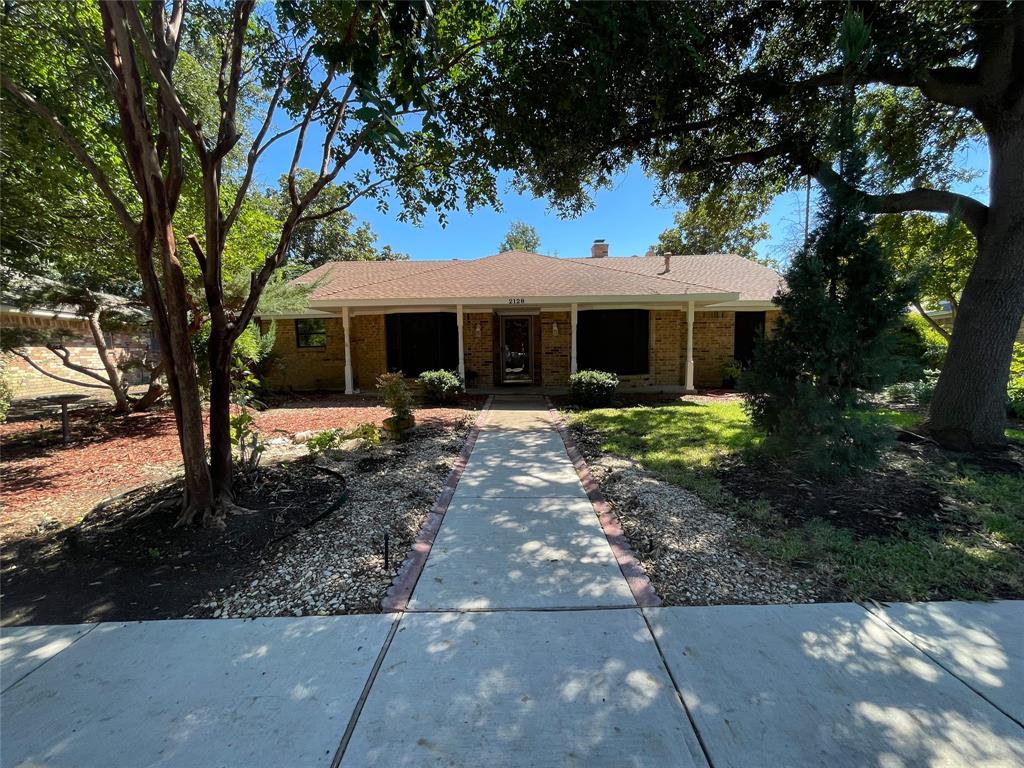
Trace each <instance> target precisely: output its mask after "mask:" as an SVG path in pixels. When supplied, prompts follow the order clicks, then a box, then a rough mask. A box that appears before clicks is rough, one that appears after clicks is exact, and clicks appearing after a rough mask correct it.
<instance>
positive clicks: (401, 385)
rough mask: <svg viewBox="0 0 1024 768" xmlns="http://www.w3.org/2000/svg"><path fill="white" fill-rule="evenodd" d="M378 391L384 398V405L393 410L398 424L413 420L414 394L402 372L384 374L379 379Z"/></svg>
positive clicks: (392, 413) (393, 415)
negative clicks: (410, 390)
mask: <svg viewBox="0 0 1024 768" xmlns="http://www.w3.org/2000/svg"><path fill="white" fill-rule="evenodd" d="M377 390H378V391H379V392H380V393H381V396H382V397H383V398H384V405H386V406H387V407H388V408H390V409H391V415H392V417H394V419H395V420H396V421H398V422H403V421H406V420H408V419H410V418H412V394H411V393H410V392H409V385H408V384H406V382H405V376H403V375H402V372H401V371H397V372H395V373H382V374H381V375H380V376H378V377H377Z"/></svg>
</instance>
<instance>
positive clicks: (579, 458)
mask: <svg viewBox="0 0 1024 768" xmlns="http://www.w3.org/2000/svg"><path fill="white" fill-rule="evenodd" d="M546 399H547V402H548V409H549V412H550V413H551V420H552V421H553V422H554V424H555V429H557V430H558V434H559V435H560V436H561V438H562V442H563V443H564V444H565V452H566V453H568V454H569V460H570V461H571V462H572V465H573V467H575V469H576V474H577V475H579V478H580V483H582V485H583V490H584V491H586V492H587V498H588V499H590V503H591V504H592V505H593V507H594V513H595V514H596V515H597V519H598V520H600V521H601V529H602V530H603V531H604V535H605V537H606V538H607V539H608V544H609V546H611V548H612V554H613V555H615V561H616V562H617V563H618V564H619V570H620V571H622V575H623V576H624V577H625V579H626V582H627V583H628V584H629V590H630V591H631V592H632V593H633V599H634V600H636V604H637V605H639V606H640V607H641V608H654V607H656V606H659V605H661V598H660V597H658V593H657V592H655V591H654V585H653V584H651V580H650V579H649V578H647V573H646V572H645V571H644V567H643V566H642V565H641V564H640V561H639V560H637V558H636V555H634V554H633V548H632V547H630V546H629V542H628V541H626V534H625V533H623V531H622V526H621V525H620V524H619V518H617V517H616V516H615V513H614V512H612V508H611V505H610V504H609V503H608V502H607V501H606V500H605V498H604V494H603V493H601V488H600V486H598V484H597V481H596V480H595V479H594V476H593V475H592V474H590V467H588V466H587V461H586V459H584V458H583V454H582V453H580V449H579V448H577V447H576V441H575V440H573V439H572V435H570V434H569V429H568V427H566V425H565V421H564V420H563V419H562V414H561V413H559V412H558V409H557V408H555V406H554V403H552V402H551V399H550V398H546Z"/></svg>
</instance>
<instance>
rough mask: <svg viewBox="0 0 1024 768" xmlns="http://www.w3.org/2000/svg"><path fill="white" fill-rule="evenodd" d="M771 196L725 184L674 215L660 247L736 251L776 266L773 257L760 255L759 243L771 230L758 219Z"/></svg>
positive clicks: (666, 250)
mask: <svg viewBox="0 0 1024 768" xmlns="http://www.w3.org/2000/svg"><path fill="white" fill-rule="evenodd" d="M770 202H771V201H770V200H768V199H765V198H764V197H762V198H760V199H758V198H756V197H755V196H753V195H749V194H746V195H744V194H736V192H735V190H732V189H729V188H725V189H721V190H717V191H716V192H715V193H714V194H709V195H705V196H703V197H701V198H700V199H699V200H696V201H694V202H693V203H691V204H690V205H688V206H687V208H686V210H684V211H679V212H677V213H676V214H675V216H674V217H673V226H672V227H670V228H669V229H666V230H665V231H664V232H662V233H661V234H660V235H659V236H658V246H657V250H658V251H660V252H662V253H671V254H676V255H680V254H701V253H735V254H738V255H740V256H742V257H743V258H745V259H750V260H751V261H756V262H758V263H759V264H764V265H766V266H770V267H774V266H776V262H775V260H774V259H771V258H763V257H761V256H759V255H758V253H757V250H756V248H755V247H754V246H756V245H757V244H758V243H759V242H761V241H762V240H765V239H766V238H767V237H768V235H769V234H770V232H769V228H768V225H767V224H765V223H764V222H759V221H758V219H759V218H760V217H761V216H763V215H764V214H765V212H766V211H767V209H768V205H769V204H770Z"/></svg>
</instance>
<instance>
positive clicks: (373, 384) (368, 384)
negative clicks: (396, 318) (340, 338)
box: [351, 315, 388, 392]
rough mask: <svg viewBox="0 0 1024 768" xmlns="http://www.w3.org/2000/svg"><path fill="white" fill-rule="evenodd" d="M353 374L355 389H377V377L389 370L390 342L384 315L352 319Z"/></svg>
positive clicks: (361, 316) (358, 316)
mask: <svg viewBox="0 0 1024 768" xmlns="http://www.w3.org/2000/svg"><path fill="white" fill-rule="evenodd" d="M351 322H352V327H351V333H352V373H353V376H354V377H355V381H354V384H355V388H356V389H359V390H362V391H363V392H373V391H375V390H376V389H377V377H378V376H380V375H381V374H382V373H387V370H388V342H387V330H386V326H385V319H384V315H357V316H356V317H353V318H352V321H351Z"/></svg>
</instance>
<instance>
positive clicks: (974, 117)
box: [449, 0, 1024, 447]
mask: <svg viewBox="0 0 1024 768" xmlns="http://www.w3.org/2000/svg"><path fill="white" fill-rule="evenodd" d="M848 8H851V9H853V10H859V11H860V12H861V13H863V16H864V18H865V20H866V22H867V24H868V25H869V28H870V35H869V39H868V48H867V49H866V50H865V52H864V61H863V63H864V66H863V67H862V68H861V69H860V70H859V71H858V73H857V75H856V82H855V83H854V87H855V88H856V96H857V100H858V102H859V103H858V114H860V115H863V120H864V124H863V126H862V130H863V131H864V132H865V134H866V142H867V150H868V152H869V158H868V168H867V173H866V176H865V178H864V181H863V183H862V184H861V185H860V186H857V188H856V190H855V191H857V192H860V193H861V196H862V200H863V206H864V209H865V210H866V212H867V213H869V214H872V215H875V214H903V213H907V212H911V211H921V212H931V213H935V214H941V215H943V216H947V217H952V218H955V219H957V220H958V221H960V222H962V223H963V224H964V225H965V226H966V227H967V228H968V229H969V230H970V232H971V233H972V234H973V236H974V238H975V240H976V250H977V257H976V259H975V261H974V265H973V268H972V269H971V273H970V275H969V277H968V278H967V280H966V283H965V285H964V288H963V293H962V294H961V296H960V299H959V311H958V313H957V317H956V324H955V327H954V331H953V334H952V336H953V338H952V342H951V344H950V348H949V356H948V358H947V361H946V365H945V367H944V369H943V371H942V376H941V378H940V379H939V383H938V387H937V389H936V391H935V396H934V399H933V400H932V402H931V406H930V415H929V420H928V423H929V425H930V429H931V432H932V434H933V435H934V436H935V437H936V438H937V439H939V440H941V441H942V442H944V443H946V444H950V445H955V446H961V447H972V446H982V445H987V444H998V443H1001V442H1003V441H1004V439H1005V438H1004V436H1003V428H1004V424H1005V417H1006V410H1005V390H1006V382H1007V376H1008V372H1009V365H1010V355H1011V350H1012V343H1013V338H1014V335H1015V334H1016V332H1017V329H1018V328H1019V326H1020V321H1021V316H1022V314H1024V3H1021V2H1019V0H1018V1H1011V2H990V3H965V2H958V1H956V0H938V1H933V0H928V1H927V2H924V1H911V2H903V3H860V2H852V3H804V2H783V3H777V2H760V1H759V0H753V1H752V2H747V3H736V2H732V1H731V0H711V2H706V3H701V4H699V5H694V4H689V3H602V4H587V3H541V2H536V3H534V2H526V3H523V4H520V5H516V6H513V7H512V8H511V9H510V11H509V13H507V14H506V15H505V17H504V18H503V20H502V24H501V34H499V35H498V36H497V37H496V39H495V41H494V42H492V43H491V44H490V45H488V46H487V50H486V53H485V55H484V56H483V57H482V58H481V59H480V60H479V62H478V63H476V62H475V63H474V67H473V71H472V73H471V74H465V75H464V76H463V77H462V78H461V79H460V80H459V81H458V82H457V83H456V84H455V87H454V88H453V89H452V90H451V92H450V95H451V101H450V103H449V107H450V109H452V111H453V112H455V113H456V114H458V116H459V119H460V122H461V124H462V126H463V130H464V131H466V132H467V134H471V135H473V136H474V137H475V140H476V141H477V142H478V144H479V145H480V148H481V152H483V153H485V154H486V155H487V156H488V157H490V159H491V162H492V164H494V165H496V166H497V167H501V168H507V169H512V170H513V172H514V173H515V174H516V178H517V181H518V184H519V185H520V186H521V187H523V188H526V189H529V190H531V191H532V192H533V193H535V194H537V195H545V196H547V197H549V199H551V200H552V201H553V202H554V203H555V204H556V205H558V206H559V207H560V208H561V209H562V210H563V211H564V212H566V213H570V214H571V213H575V212H577V211H579V210H581V209H583V208H585V207H586V206H588V205H589V204H590V198H589V190H590V189H592V188H593V187H595V186H598V187H599V186H602V185H604V186H607V185H609V184H610V183H611V181H612V178H613V176H614V175H615V174H616V173H619V172H621V171H623V170H624V169H626V168H628V167H629V166H630V165H631V164H633V163H639V164H640V165H641V166H642V167H643V168H644V169H645V171H647V172H648V173H651V174H653V175H656V176H657V177H658V178H659V179H660V181H661V190H660V191H661V194H662V195H664V196H667V197H672V198H677V199H680V200H682V201H683V202H687V203H692V202H694V201H698V200H700V199H701V197H702V195H704V194H705V193H706V192H707V191H709V190H716V189H719V188H720V187H721V186H722V185H734V186H736V187H737V188H740V189H749V190H753V191H755V192H756V191H764V190H767V191H769V192H771V193H773V194H774V193H777V192H780V191H784V190H786V189H794V188H798V187H799V186H801V185H802V183H803V182H804V181H805V180H806V179H807V178H808V177H811V178H813V179H815V180H816V181H817V183H818V184H819V185H820V188H821V189H822V190H824V192H825V193H827V194H829V195H834V194H836V193H837V192H838V191H839V190H843V189H845V188H846V187H849V186H851V181H850V180H849V179H847V178H844V176H843V174H842V173H840V172H839V171H838V170H837V168H836V159H837V158H836V154H835V152H834V151H832V150H830V148H829V144H828V141H827V136H828V126H829V118H830V114H831V113H832V111H833V107H834V104H835V103H837V101H838V97H839V91H840V88H841V86H842V83H843V70H842V62H841V61H840V59H839V55H838V53H837V52H836V51H837V47H836V46H835V44H834V43H835V40H836V37H837V33H838V29H839V25H840V22H841V19H842V17H843V15H844V14H845V13H846V12H847V10H848ZM551 72H558V73H559V77H557V78H552V77H551V76H550V73H551ZM565 83H571V84H572V87H571V88H566V87H565V85H564V84H565ZM468 93H473V94H474V98H473V99H467V98H465V95H466V94H468ZM970 142H980V143H982V144H984V145H985V146H987V148H988V152H989V157H990V171H989V177H988V189H989V194H988V201H987V203H986V202H983V201H981V200H978V199H976V198H974V197H971V196H969V195H967V194H962V193H960V192H958V191H954V189H953V187H954V186H955V185H956V183H957V182H962V181H964V180H965V179H967V178H968V176H969V174H968V173H967V172H966V171H965V169H963V168H962V167H959V166H958V165H957V163H956V158H957V153H958V152H959V151H960V150H961V149H963V148H964V147H965V146H966V145H967V144H969V143H970Z"/></svg>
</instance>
